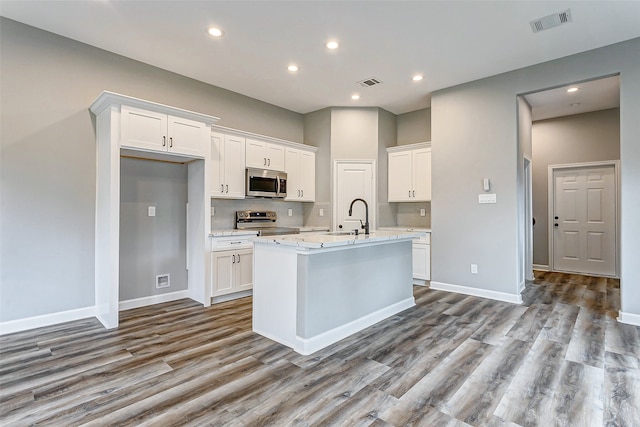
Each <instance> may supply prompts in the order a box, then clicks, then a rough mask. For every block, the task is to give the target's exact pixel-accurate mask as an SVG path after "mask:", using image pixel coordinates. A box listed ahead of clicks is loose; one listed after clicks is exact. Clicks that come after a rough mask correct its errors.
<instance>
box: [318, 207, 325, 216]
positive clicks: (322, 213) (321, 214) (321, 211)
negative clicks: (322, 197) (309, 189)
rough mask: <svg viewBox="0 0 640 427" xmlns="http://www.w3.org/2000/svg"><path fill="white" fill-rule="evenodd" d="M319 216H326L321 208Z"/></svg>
mask: <svg viewBox="0 0 640 427" xmlns="http://www.w3.org/2000/svg"><path fill="white" fill-rule="evenodd" d="M318 214H319V215H320V216H324V209H322V208H320V210H319V211H318Z"/></svg>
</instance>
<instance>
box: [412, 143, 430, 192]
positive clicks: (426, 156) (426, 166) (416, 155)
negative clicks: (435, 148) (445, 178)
mask: <svg viewBox="0 0 640 427" xmlns="http://www.w3.org/2000/svg"><path fill="white" fill-rule="evenodd" d="M412 166H413V189H414V190H415V197H414V198H413V200H414V201H416V202H429V201H431V148H422V149H419V150H414V151H413V165H412ZM412 195H413V193H412Z"/></svg>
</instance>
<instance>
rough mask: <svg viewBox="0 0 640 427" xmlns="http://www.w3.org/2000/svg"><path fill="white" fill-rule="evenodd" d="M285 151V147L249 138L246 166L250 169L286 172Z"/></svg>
mask: <svg viewBox="0 0 640 427" xmlns="http://www.w3.org/2000/svg"><path fill="white" fill-rule="evenodd" d="M284 151H285V147H284V146H283V145H280V144H274V143H271V142H266V141H260V140H257V139H249V138H247V143H246V166H247V167H248V168H259V169H269V170H274V171H284V163H285V161H284V157H285V154H284Z"/></svg>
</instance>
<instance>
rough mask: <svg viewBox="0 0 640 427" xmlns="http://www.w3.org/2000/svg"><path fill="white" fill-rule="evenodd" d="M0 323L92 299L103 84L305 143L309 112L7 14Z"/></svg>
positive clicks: (1, 83) (0, 28)
mask: <svg viewBox="0 0 640 427" xmlns="http://www.w3.org/2000/svg"><path fill="white" fill-rule="evenodd" d="M0 50H1V51H2V61H1V63H0V71H1V74H2V79H1V80H0V89H1V91H2V97H1V104H0V106H1V111H0V114H1V116H0V121H1V123H2V129H1V130H0V140H1V144H2V151H1V153H2V158H1V160H0V162H1V169H0V178H1V179H0V193H1V194H2V204H1V206H0V220H1V223H0V241H1V242H2V247H1V249H0V264H1V265H2V272H1V273H0V274H1V276H0V295H1V298H0V301H1V302H0V321H9V320H14V319H21V318H27V317H31V316H37V315H43V314H48V313H55V312H60V311H65V310H72V309H76V308H82V307H88V306H93V305H94V244H95V242H94V217H95V185H96V183H95V175H96V168H95V156H96V150H95V131H94V119H93V118H92V117H91V115H90V113H89V110H88V107H89V105H90V104H91V102H92V101H93V100H94V99H95V98H96V97H97V96H98V95H99V94H100V92H102V91H103V90H110V91H113V92H118V93H122V94H126V95H130V96H134V97H137V98H142V99H148V100H150V101H155V102H160V103H163V104H167V105H172V106H176V107H180V108H184V109H188V110H192V111H198V112H201V113H205V114H210V115H213V116H218V117H221V119H222V120H221V121H220V122H219V124H220V125H223V126H228V127H232V128H238V129H242V130H246V131H249V132H255V133H260V134H264V135H269V136H273V137H277V138H282V139H285V140H290V141H296V142H302V141H303V116H302V115H301V114H298V113H294V112H291V111H287V110H284V109H282V108H279V107H275V106H273V105H269V104H266V103H263V102H260V101H257V100H255V99H252V98H248V97H245V96H242V95H239V94H236V93H233V92H230V91H227V90H224V89H220V88H217V87H214V86H211V85H207V84H204V83H201V82H198V81H195V80H192V79H188V78H186V77H182V76H179V75H177V74H173V73H170V72H167V71H164V70H161V69H158V68H154V67H151V66H149V65H146V64H143V63H140V62H136V61H132V60H130V59H127V58H124V57H122V56H118V55H114V54H112V53H109V52H106V51H103V50H100V49H96V48H93V47H90V46H87V45H84V44H81V43H78V42H75V41H72V40H69V39H66V38H63V37H59V36H56V35H53V34H51V33H47V32H45V31H41V30H37V29H34V28H32V27H29V26H26V25H23V24H20V23H17V22H14V21H11V20H8V19H5V18H2V20H1V25H0Z"/></svg>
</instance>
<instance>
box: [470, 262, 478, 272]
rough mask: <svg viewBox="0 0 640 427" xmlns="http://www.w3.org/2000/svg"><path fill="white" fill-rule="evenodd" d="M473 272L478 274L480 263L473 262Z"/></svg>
mask: <svg viewBox="0 0 640 427" xmlns="http://www.w3.org/2000/svg"><path fill="white" fill-rule="evenodd" d="M471 274H478V264H471Z"/></svg>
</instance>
